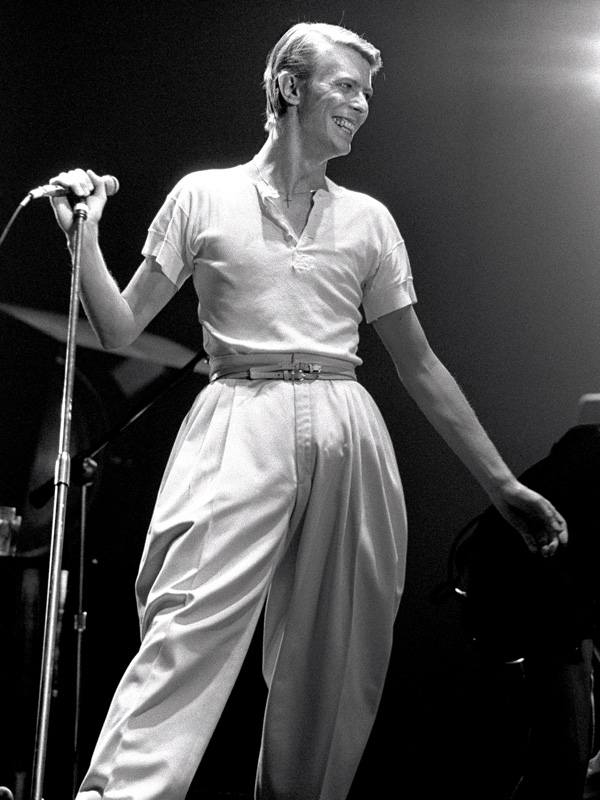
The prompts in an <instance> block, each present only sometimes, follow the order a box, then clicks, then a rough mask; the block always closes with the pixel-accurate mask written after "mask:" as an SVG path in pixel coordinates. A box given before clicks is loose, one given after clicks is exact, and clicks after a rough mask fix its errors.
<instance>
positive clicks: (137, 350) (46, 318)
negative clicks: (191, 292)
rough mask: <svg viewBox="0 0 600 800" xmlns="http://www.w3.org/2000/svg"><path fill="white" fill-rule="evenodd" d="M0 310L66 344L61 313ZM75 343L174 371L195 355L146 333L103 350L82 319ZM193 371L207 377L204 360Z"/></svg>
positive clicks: (14, 308) (6, 306)
mask: <svg viewBox="0 0 600 800" xmlns="http://www.w3.org/2000/svg"><path fill="white" fill-rule="evenodd" d="M0 311H1V312H3V313H4V314H7V315H8V316H10V317H13V318H14V319H17V320H19V321H20V322H24V323H25V324H26V325H29V326H30V327H31V328H34V329H35V330H38V331H41V332H42V333H45V334H46V335H48V336H50V337H52V338H53V339H56V340H57V341H59V342H66V341H67V330H68V324H69V320H68V317H67V316H66V315H64V314H57V313H54V312H52V311H40V310H39V309H35V308H26V307H25V306H17V305H12V304H10V303H0ZM76 344H77V346H79V347H86V348H88V349H90V350H99V351H101V352H103V353H106V352H110V353H111V354H112V355H117V356H121V357H123V358H135V359H138V360H140V361H150V362H152V363H154V364H161V365H162V366H165V367H174V368H175V369H180V368H181V367H184V366H185V365H186V364H187V363H188V362H189V361H190V360H191V359H192V358H193V357H194V356H195V355H196V354H195V352H194V351H193V350H190V349H189V348H188V347H185V346H184V345H182V344H179V343H178V342H173V341H171V340H170V339H166V338H164V337H163V336H157V335H156V334H153V333H148V332H147V331H144V332H143V333H142V334H140V336H139V337H138V338H137V339H136V340H135V342H133V344H130V345H128V346H127V347H122V348H121V349H120V350H111V351H107V350H105V349H104V348H103V347H102V345H101V344H100V342H99V341H98V337H97V336H96V334H95V333H94V330H93V328H92V326H91V325H90V323H89V322H88V320H87V319H85V318H84V317H80V318H79V319H78V320H77V335H76ZM194 372H199V373H200V374H201V375H208V372H209V369H208V361H207V359H205V358H203V359H202V360H201V361H199V362H198V364H196V366H195V367H194Z"/></svg>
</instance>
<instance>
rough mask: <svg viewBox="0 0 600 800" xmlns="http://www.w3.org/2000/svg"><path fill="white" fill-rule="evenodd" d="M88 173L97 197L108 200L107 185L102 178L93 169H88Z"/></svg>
mask: <svg viewBox="0 0 600 800" xmlns="http://www.w3.org/2000/svg"><path fill="white" fill-rule="evenodd" d="M86 172H87V175H88V177H89V179H90V180H91V182H92V183H93V184H94V194H95V195H96V197H99V198H101V199H102V200H106V184H105V183H104V179H103V178H102V176H100V175H97V174H96V173H95V172H94V170H92V169H86Z"/></svg>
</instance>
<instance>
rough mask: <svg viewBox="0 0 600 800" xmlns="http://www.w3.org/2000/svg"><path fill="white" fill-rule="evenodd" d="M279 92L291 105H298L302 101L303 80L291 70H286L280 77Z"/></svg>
mask: <svg viewBox="0 0 600 800" xmlns="http://www.w3.org/2000/svg"><path fill="white" fill-rule="evenodd" d="M277 80H278V83H279V92H280V94H281V96H282V97H283V99H284V100H285V102H286V103H287V104H288V105H289V106H297V105H298V103H299V102H300V84H301V82H300V81H299V80H298V78H296V76H295V75H292V73H291V72H288V71H287V70H284V71H283V72H281V74H280V75H279V77H278V79H277Z"/></svg>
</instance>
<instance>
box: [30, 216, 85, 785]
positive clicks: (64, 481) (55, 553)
mask: <svg viewBox="0 0 600 800" xmlns="http://www.w3.org/2000/svg"><path fill="white" fill-rule="evenodd" d="M73 211H74V217H75V220H76V228H75V248H74V253H73V267H72V274H71V294H70V299H69V325H68V331H67V349H66V356H65V373H64V382H63V396H62V405H61V419H60V434H59V445H58V456H57V459H56V464H55V470H54V508H53V517H52V535H51V542H50V566H49V576H48V594H47V600H46V617H45V623H44V644H43V650H42V668H41V678H40V694H39V703H38V719H37V731H36V740H35V752H34V761H33V779H32V787H31V798H32V800H42V793H43V788H44V772H45V767H46V753H47V749H48V729H49V724H50V703H51V699H52V677H53V668H54V653H55V648H56V639H57V629H58V612H59V603H60V578H61V566H62V553H63V544H64V538H65V521H66V512H67V494H68V487H69V480H70V471H71V458H70V451H69V448H70V442H71V417H72V407H73V389H74V381H75V348H76V334H77V319H78V314H79V282H80V259H81V239H82V233H83V222H84V221H85V219H86V218H87V213H88V207H87V205H86V203H84V202H80V203H77V205H76V206H75V208H74V210H73Z"/></svg>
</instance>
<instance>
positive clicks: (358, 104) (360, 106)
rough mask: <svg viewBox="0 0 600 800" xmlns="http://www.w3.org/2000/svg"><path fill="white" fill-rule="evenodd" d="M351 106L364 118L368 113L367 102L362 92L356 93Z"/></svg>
mask: <svg viewBox="0 0 600 800" xmlns="http://www.w3.org/2000/svg"><path fill="white" fill-rule="evenodd" d="M352 106H353V107H354V108H355V109H356V111H358V112H359V114H364V116H365V117H366V116H367V114H368V113H369V101H368V99H367V96H366V95H365V94H364V93H363V92H357V93H356V94H355V96H354V99H353V102H352Z"/></svg>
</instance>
